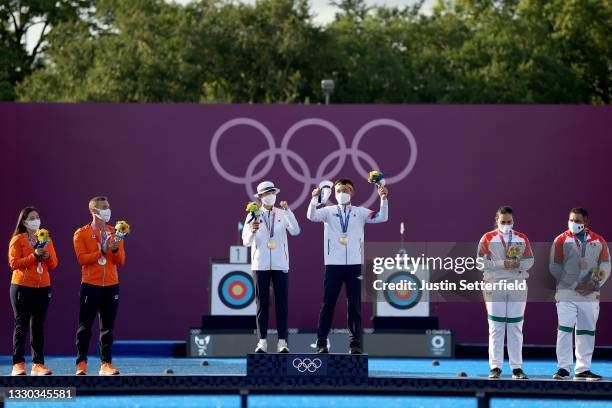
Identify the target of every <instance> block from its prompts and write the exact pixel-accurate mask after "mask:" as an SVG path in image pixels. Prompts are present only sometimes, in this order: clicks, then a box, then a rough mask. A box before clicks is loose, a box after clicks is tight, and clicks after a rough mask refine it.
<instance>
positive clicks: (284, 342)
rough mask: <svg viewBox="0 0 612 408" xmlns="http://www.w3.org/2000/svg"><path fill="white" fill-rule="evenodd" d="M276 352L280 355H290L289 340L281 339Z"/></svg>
mask: <svg viewBox="0 0 612 408" xmlns="http://www.w3.org/2000/svg"><path fill="white" fill-rule="evenodd" d="M276 351H277V352H278V353H288V352H289V346H287V340H284V339H280V340H278V345H277V346H276Z"/></svg>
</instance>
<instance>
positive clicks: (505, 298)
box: [485, 291, 527, 369]
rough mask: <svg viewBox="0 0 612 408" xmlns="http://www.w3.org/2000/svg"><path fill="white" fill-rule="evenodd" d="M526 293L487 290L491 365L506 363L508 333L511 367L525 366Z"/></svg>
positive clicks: (497, 365)
mask: <svg viewBox="0 0 612 408" xmlns="http://www.w3.org/2000/svg"><path fill="white" fill-rule="evenodd" d="M525 298H526V295H525V294H524V293H519V294H516V293H514V292H501V291H496V292H495V293H494V294H493V295H491V294H487V293H485V301H486V300H489V301H486V302H485V304H486V307H487V314H488V316H487V318H488V321H489V367H490V368H491V369H493V368H499V369H501V368H502V366H503V365H504V338H505V337H506V332H507V335H508V357H509V359H510V368H512V369H515V368H521V366H522V365H523V320H524V315H525V306H526V305H527V302H526V299H525Z"/></svg>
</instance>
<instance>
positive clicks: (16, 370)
mask: <svg viewBox="0 0 612 408" xmlns="http://www.w3.org/2000/svg"><path fill="white" fill-rule="evenodd" d="M11 375H26V370H25V363H17V364H13V371H12V372H11Z"/></svg>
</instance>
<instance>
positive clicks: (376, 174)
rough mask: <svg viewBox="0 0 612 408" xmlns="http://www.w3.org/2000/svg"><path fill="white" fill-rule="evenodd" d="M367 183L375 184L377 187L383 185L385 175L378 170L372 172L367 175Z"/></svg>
mask: <svg viewBox="0 0 612 408" xmlns="http://www.w3.org/2000/svg"><path fill="white" fill-rule="evenodd" d="M368 183H370V184H376V186H377V187H382V186H384V185H385V175H384V174H383V173H381V172H380V171H378V170H372V171H371V172H370V173H368Z"/></svg>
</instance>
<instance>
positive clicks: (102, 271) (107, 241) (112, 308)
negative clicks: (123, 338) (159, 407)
mask: <svg viewBox="0 0 612 408" xmlns="http://www.w3.org/2000/svg"><path fill="white" fill-rule="evenodd" d="M89 212H90V213H91V215H92V219H93V221H92V222H91V224H88V225H85V226H84V227H81V228H79V229H78V230H77V231H76V232H75V233H74V239H73V244H74V251H75V253H76V257H77V261H78V262H79V264H80V265H81V290H80V308H79V327H78V329H77V333H76V345H77V360H76V365H77V368H76V375H86V374H87V350H88V349H89V341H90V340H91V326H92V325H93V322H94V320H95V319H96V316H97V315H99V316H100V359H101V360H102V365H101V367H100V375H117V374H119V370H117V369H116V368H114V367H113V366H112V355H111V349H112V345H113V328H114V326H115V318H116V317H117V308H118V306H119V276H118V274H117V266H123V265H124V264H125V250H124V248H123V241H122V240H119V241H117V240H116V239H115V233H114V229H113V228H112V227H111V226H109V225H108V224H107V223H108V222H109V221H110V218H111V210H110V206H109V203H108V199H107V198H106V197H103V196H97V197H94V198H92V199H91V200H90V201H89Z"/></svg>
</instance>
